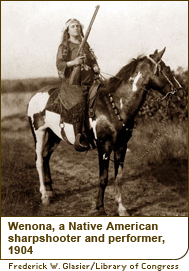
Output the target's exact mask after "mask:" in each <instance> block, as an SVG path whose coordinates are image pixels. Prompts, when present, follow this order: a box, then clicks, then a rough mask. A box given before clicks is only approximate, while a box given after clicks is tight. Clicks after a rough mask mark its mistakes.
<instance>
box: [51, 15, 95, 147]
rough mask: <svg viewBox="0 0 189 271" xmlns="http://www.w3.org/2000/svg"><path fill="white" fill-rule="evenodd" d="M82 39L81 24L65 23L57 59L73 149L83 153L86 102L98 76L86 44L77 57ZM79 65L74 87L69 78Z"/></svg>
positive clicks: (93, 58)
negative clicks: (68, 116) (73, 135)
mask: <svg viewBox="0 0 189 271" xmlns="http://www.w3.org/2000/svg"><path fill="white" fill-rule="evenodd" d="M82 38H83V30H82V25H81V23H80V22H79V21H78V20H76V19H70V20H68V21H67V22H66V25H65V27H64V30H63V39H62V43H61V44H60V46H59V48H58V52H57V60H56V66H57V69H58V73H59V77H60V78H61V79H62V86H61V90H60V96H61V98H62V103H63V106H64V108H65V109H66V110H67V111H68V113H69V115H70V116H71V118H72V123H73V125H74V132H75V136H76V139H75V143H74V147H75V149H76V150H77V151H86V150H88V149H89V148H90V147H89V143H88V140H87V136H86V131H85V130H86V129H85V126H86V125H85V123H86V122H85V118H86V99H87V94H88V91H89V89H90V87H91V85H92V84H93V82H94V79H95V77H96V75H97V74H99V73H100V69H99V66H98V64H97V61H96V57H95V55H94V53H93V52H92V50H91V49H90V47H89V44H88V43H87V42H86V43H85V46H84V48H83V54H82V56H77V53H78V50H79V47H80V44H81V41H82ZM78 65H79V66H80V77H79V79H80V80H79V82H78V83H77V84H71V83H70V77H71V74H72V71H73V68H74V67H75V66H78Z"/></svg>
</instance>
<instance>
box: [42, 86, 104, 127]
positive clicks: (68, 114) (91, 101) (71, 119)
mask: <svg viewBox="0 0 189 271" xmlns="http://www.w3.org/2000/svg"><path fill="white" fill-rule="evenodd" d="M100 85H101V83H100V82H99V81H97V82H95V83H94V84H93V85H92V86H91V88H90V89H89V93H88V97H87V107H88V116H89V118H93V119H94V118H95V113H94V105H95V100H96V95H97V91H98V89H99V87H100ZM48 93H49V94H50V97H49V100H48V102H47V104H46V108H45V109H46V110H48V111H51V112H54V113H57V114H60V116H61V122H62V123H63V122H66V123H69V124H75V123H77V122H78V121H80V117H79V116H81V114H82V112H84V111H83V109H84V108H85V106H86V105H85V104H81V103H80V104H77V105H75V106H74V107H72V108H71V109H70V110H67V109H66V108H65V107H64V105H63V103H62V99H61V96H60V88H57V87H52V88H51V89H50V90H49V91H48Z"/></svg>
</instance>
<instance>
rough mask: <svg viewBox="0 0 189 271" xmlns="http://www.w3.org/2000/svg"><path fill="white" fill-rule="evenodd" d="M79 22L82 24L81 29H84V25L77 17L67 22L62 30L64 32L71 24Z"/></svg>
mask: <svg viewBox="0 0 189 271" xmlns="http://www.w3.org/2000/svg"><path fill="white" fill-rule="evenodd" d="M74 23H77V24H79V25H80V26H81V30H83V25H82V24H81V23H80V22H79V21H78V20H77V19H70V20H68V21H67V22H66V24H65V26H64V28H63V30H62V32H64V31H65V30H66V29H68V27H69V26H70V25H71V24H74Z"/></svg>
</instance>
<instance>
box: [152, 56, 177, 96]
mask: <svg viewBox="0 0 189 271" xmlns="http://www.w3.org/2000/svg"><path fill="white" fill-rule="evenodd" d="M147 59H149V60H150V61H151V62H152V63H153V64H154V65H155V67H154V74H156V73H157V71H158V72H160V73H161V74H162V75H163V76H164V78H165V79H166V80H167V82H168V83H169V85H170V86H171V91H169V92H168V93H166V94H165V95H164V96H163V98H162V99H161V100H164V99H166V98H167V97H168V96H170V95H174V94H175V93H177V89H176V88H175V87H174V85H173V83H172V82H171V81H170V79H169V78H168V77H167V75H166V74H165V73H164V72H163V71H162V67H161V64H160V63H161V61H162V60H161V59H160V60H159V61H158V62H156V61H155V60H153V58H151V57H150V56H147Z"/></svg>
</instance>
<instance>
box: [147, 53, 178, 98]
mask: <svg viewBox="0 0 189 271" xmlns="http://www.w3.org/2000/svg"><path fill="white" fill-rule="evenodd" d="M165 49H166V48H164V49H163V50H162V51H160V52H158V50H156V51H155V52H154V53H153V54H152V55H150V56H149V57H147V60H148V67H149V69H148V71H149V84H148V87H149V88H153V89H156V90H158V91H159V92H161V93H162V94H164V95H166V94H168V93H172V94H174V93H176V92H177V91H178V90H179V89H182V86H181V85H180V84H179V82H178V81H177V80H176V78H175V77H174V76H173V74H172V72H171V69H170V67H169V66H166V65H165V63H164V62H163V61H162V56H163V54H164V52H165Z"/></svg>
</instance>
